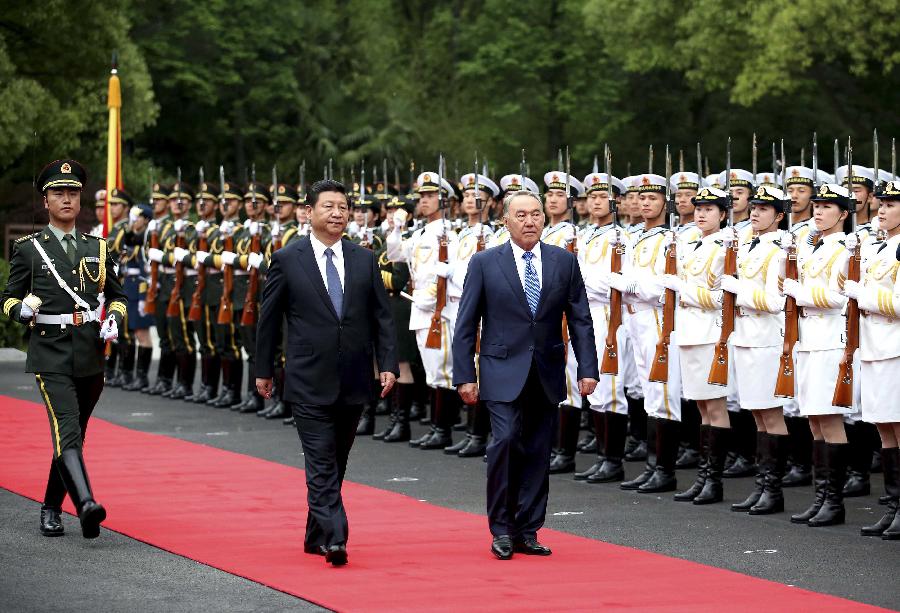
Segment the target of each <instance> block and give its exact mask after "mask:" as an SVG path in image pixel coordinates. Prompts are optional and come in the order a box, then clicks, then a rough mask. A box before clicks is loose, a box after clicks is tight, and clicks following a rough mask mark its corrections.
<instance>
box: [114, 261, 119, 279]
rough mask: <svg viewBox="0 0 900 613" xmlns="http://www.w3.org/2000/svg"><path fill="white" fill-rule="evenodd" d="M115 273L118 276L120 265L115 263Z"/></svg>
mask: <svg viewBox="0 0 900 613" xmlns="http://www.w3.org/2000/svg"><path fill="white" fill-rule="evenodd" d="M113 275H115V276H117V277H118V276H119V265H118V264H113Z"/></svg>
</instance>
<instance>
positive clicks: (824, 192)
mask: <svg viewBox="0 0 900 613" xmlns="http://www.w3.org/2000/svg"><path fill="white" fill-rule="evenodd" d="M819 195H820V196H827V195H828V185H827V184H826V183H823V184H822V187H820V188H819Z"/></svg>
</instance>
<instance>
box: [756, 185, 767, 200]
mask: <svg viewBox="0 0 900 613" xmlns="http://www.w3.org/2000/svg"><path fill="white" fill-rule="evenodd" d="M765 196H766V188H765V187H760V188H759V189H758V190H756V197H757V198H764V197H765Z"/></svg>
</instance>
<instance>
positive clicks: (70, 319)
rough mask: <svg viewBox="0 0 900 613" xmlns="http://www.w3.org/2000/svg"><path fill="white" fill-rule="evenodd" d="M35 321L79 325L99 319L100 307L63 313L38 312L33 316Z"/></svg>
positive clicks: (59, 324) (58, 324)
mask: <svg viewBox="0 0 900 613" xmlns="http://www.w3.org/2000/svg"><path fill="white" fill-rule="evenodd" d="M34 320H35V323H39V324H54V325H57V326H61V327H63V328H65V327H66V326H76V327H77V326H80V325H82V324H85V323H87V322H89V321H100V309H99V308H98V309H96V310H94V311H75V312H74V313H66V314H64V315H44V314H43V313H38V314H37V315H35V317H34Z"/></svg>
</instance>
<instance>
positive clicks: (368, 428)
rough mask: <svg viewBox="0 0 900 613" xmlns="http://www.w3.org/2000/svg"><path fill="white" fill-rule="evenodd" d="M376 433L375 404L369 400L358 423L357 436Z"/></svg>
mask: <svg viewBox="0 0 900 613" xmlns="http://www.w3.org/2000/svg"><path fill="white" fill-rule="evenodd" d="M374 433H375V405H374V404H372V403H371V402H367V403H366V404H365V405H364V406H363V411H362V415H360V417H359V423H358V424H357V425H356V436H371V435H372V434H374Z"/></svg>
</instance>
